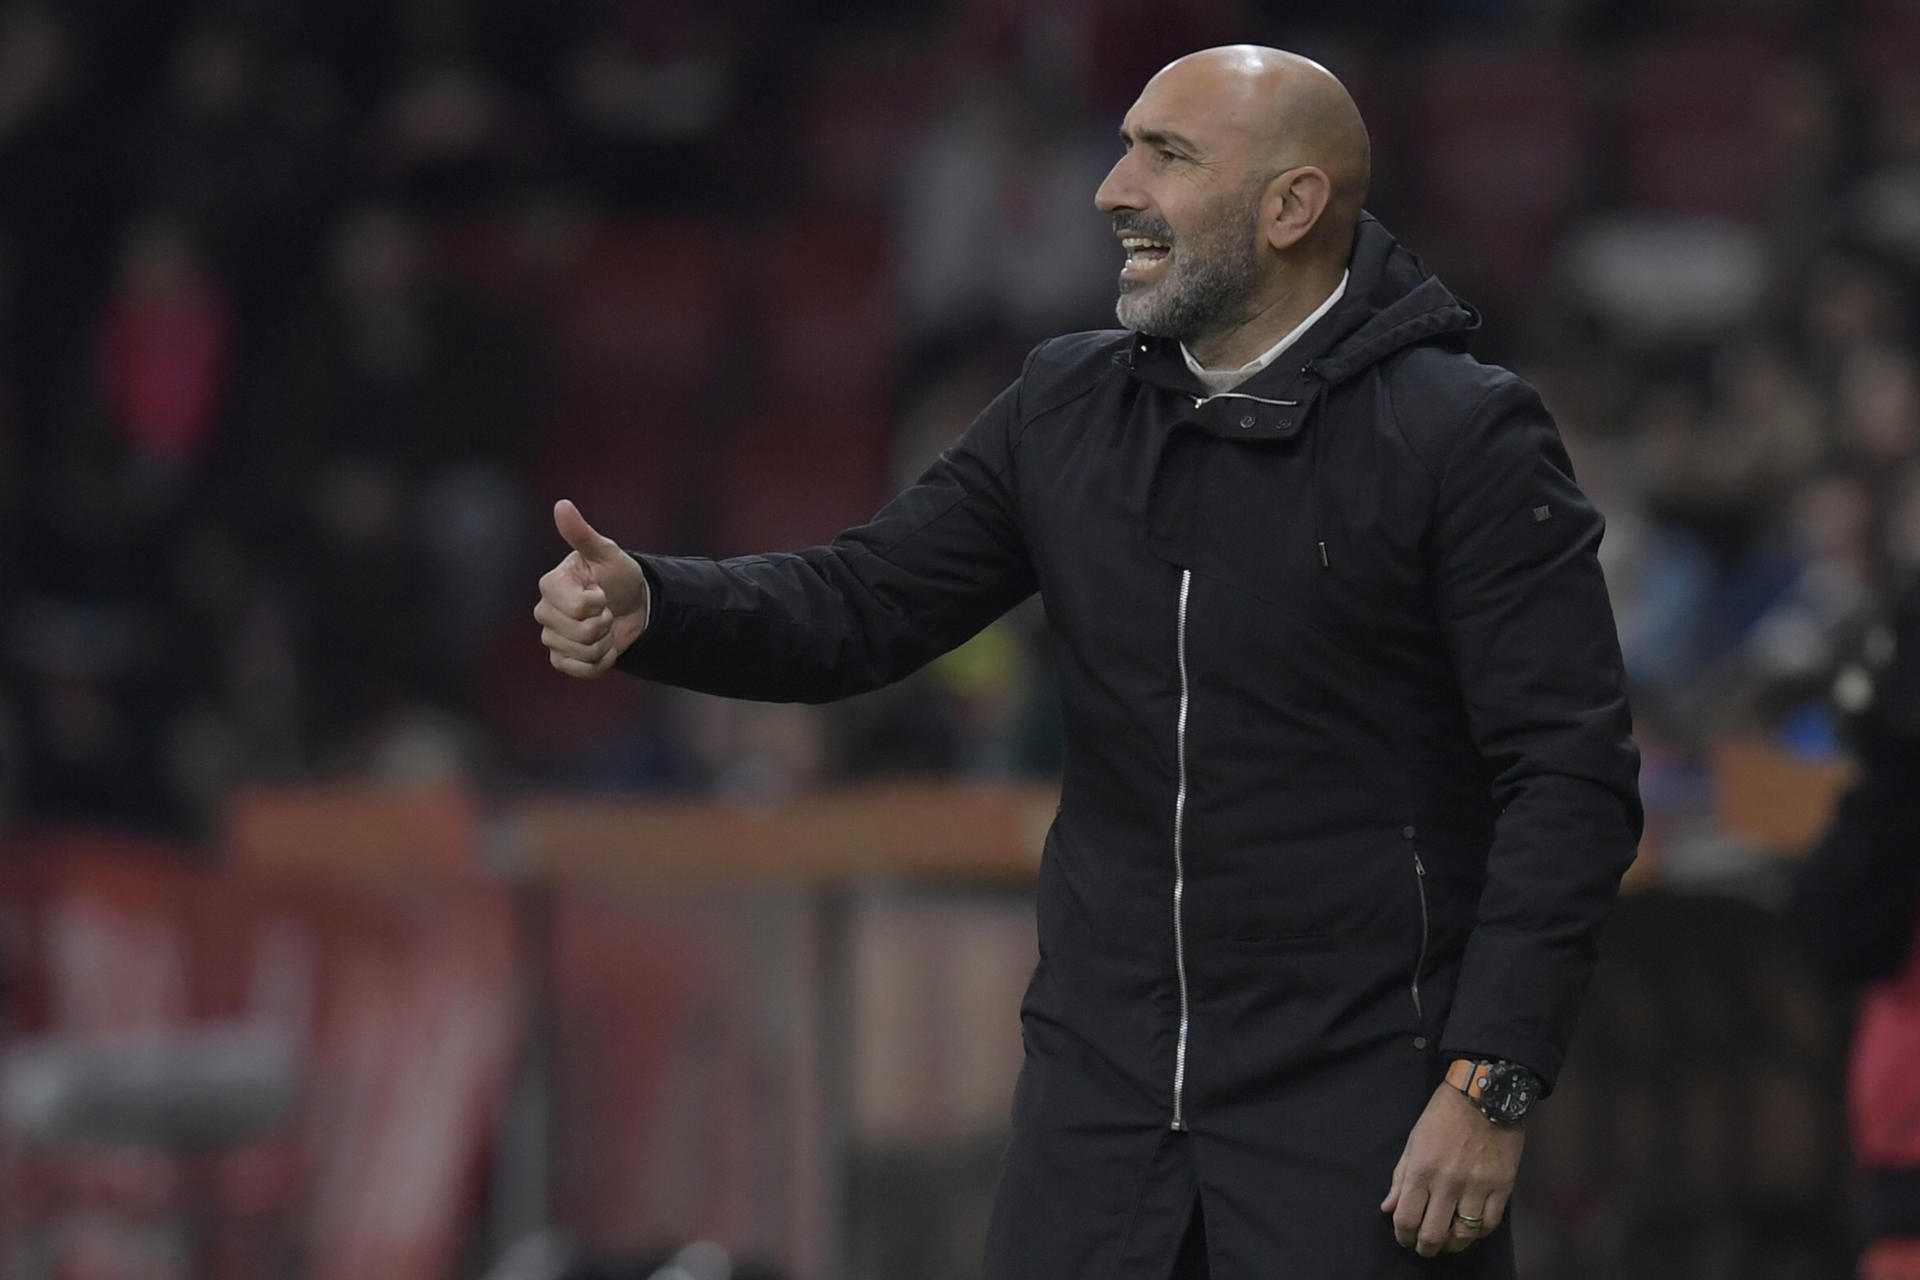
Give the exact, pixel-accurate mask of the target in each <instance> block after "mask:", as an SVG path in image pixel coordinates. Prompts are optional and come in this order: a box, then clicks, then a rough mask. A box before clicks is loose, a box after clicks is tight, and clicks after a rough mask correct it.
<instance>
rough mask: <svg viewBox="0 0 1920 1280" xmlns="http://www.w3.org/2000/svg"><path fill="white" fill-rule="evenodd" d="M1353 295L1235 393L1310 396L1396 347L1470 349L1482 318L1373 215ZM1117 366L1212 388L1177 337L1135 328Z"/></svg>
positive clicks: (1171, 387)
mask: <svg viewBox="0 0 1920 1280" xmlns="http://www.w3.org/2000/svg"><path fill="white" fill-rule="evenodd" d="M1347 269H1348V271H1349V273H1350V275H1349V278H1348V281H1347V293H1346V296H1345V297H1343V298H1341V299H1340V301H1339V302H1338V303H1337V304H1336V305H1335V306H1334V308H1333V310H1331V311H1329V312H1328V313H1327V314H1326V315H1324V316H1322V317H1321V318H1320V319H1319V321H1318V322H1317V323H1315V324H1314V326H1313V327H1312V328H1311V329H1309V330H1307V332H1306V333H1304V334H1302V335H1301V336H1300V340H1299V342H1297V343H1296V344H1295V345H1294V346H1293V347H1292V348H1290V349H1289V350H1288V351H1287V352H1286V353H1285V355H1283V356H1282V357H1281V358H1280V359H1278V360H1276V361H1274V362H1273V364H1271V365H1269V366H1268V367H1267V368H1265V369H1262V370H1261V371H1260V372H1259V373H1256V374H1255V375H1253V377H1251V378H1249V379H1247V380H1246V381H1245V382H1243V383H1241V384H1240V385H1239V386H1238V387H1236V388H1235V389H1234V390H1233V391H1232V392H1229V393H1227V395H1229V396H1234V397H1240V398H1244V399H1259V400H1273V401H1285V400H1294V401H1303V400H1306V399H1308V398H1310V397H1311V395H1312V392H1313V388H1312V386H1311V383H1312V382H1314V381H1316V380H1317V381H1319V382H1323V383H1325V384H1327V385H1330V386H1331V385H1338V384H1339V383H1342V382H1345V381H1346V380H1347V379H1349V378H1352V377H1353V376H1355V375H1356V374H1358V373H1360V372H1361V371H1362V370H1364V369H1367V368H1368V367H1370V366H1372V365H1374V364H1377V363H1378V362H1380V361H1381V360H1383V359H1385V358H1386V357H1387V356H1389V355H1392V354H1393V353H1394V352H1396V351H1399V350H1402V349H1403V348H1406V347H1411V346H1417V345H1420V344H1422V343H1435V344H1441V345H1446V346H1451V347H1457V348H1458V347H1464V346H1465V343H1466V337H1467V335H1468V334H1470V333H1472V332H1473V331H1474V330H1475V329H1478V328H1479V327H1480V315H1479V312H1477V311H1475V310H1474V309H1473V308H1472V307H1471V306H1469V305H1467V304H1466V303H1465V302H1463V301H1461V300H1460V299H1459V298H1457V297H1455V296H1454V295H1453V293H1452V291H1450V290H1449V289H1448V288H1447V287H1446V286H1445V285H1444V284H1442V283H1440V281H1439V279H1438V278H1437V277H1435V276H1434V275H1433V274H1432V273H1431V272H1429V271H1428V270H1427V269H1426V266H1425V265H1424V264H1423V263H1422V262H1421V261H1420V259H1419V257H1418V256H1416V255H1415V254H1414V253H1413V252H1412V251H1411V250H1409V249H1407V248H1406V247H1405V246H1403V245H1402V244H1401V243H1400V242H1399V241H1398V240H1396V239H1394V237H1393V235H1392V234H1391V233H1390V232H1388V231H1387V229H1386V228H1385V227H1384V226H1382V225H1381V224H1380V222H1379V220H1378V219H1376V218H1375V217H1374V216H1373V215H1372V214H1370V213H1369V214H1362V215H1361V217H1360V222H1359V225H1358V226H1357V227H1356V228H1355V229H1354V242H1353V254H1352V256H1351V258H1350V259H1349V261H1348V267H1347ZM1114 360H1115V363H1116V364H1119V365H1120V366H1122V367H1123V368H1125V369H1126V370H1127V371H1128V372H1129V373H1130V374H1131V375H1132V376H1133V377H1135V378H1137V379H1139V380H1140V381H1141V382H1144V383H1147V384H1148V385H1150V386H1156V387H1161V388H1163V389H1165V390H1168V391H1173V392H1176V393H1178V394H1180V395H1184V396H1190V397H1193V398H1194V399H1195V400H1206V399H1208V398H1209V397H1208V395H1207V392H1206V391H1205V389H1204V388H1202V387H1201V385H1200V382H1199V380H1198V379H1197V378H1195V377H1194V376H1193V373H1192V371H1191V370H1190V369H1188V368H1187V365H1186V361H1184V360H1182V359H1181V358H1180V347H1179V344H1178V343H1176V342H1172V341H1169V340H1167V339H1164V338H1155V337H1149V336H1148V335H1146V334H1141V333H1136V334H1134V335H1133V337H1132V340H1131V341H1130V342H1129V343H1128V344H1127V347H1126V349H1125V350H1124V351H1122V352H1120V353H1118V354H1117V355H1116V356H1115V358H1114Z"/></svg>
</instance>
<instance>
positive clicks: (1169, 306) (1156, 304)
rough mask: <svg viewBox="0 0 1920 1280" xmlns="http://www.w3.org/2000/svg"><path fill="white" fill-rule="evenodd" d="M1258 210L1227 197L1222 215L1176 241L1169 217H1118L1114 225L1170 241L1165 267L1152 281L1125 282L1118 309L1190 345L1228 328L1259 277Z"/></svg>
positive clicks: (1155, 332)
mask: <svg viewBox="0 0 1920 1280" xmlns="http://www.w3.org/2000/svg"><path fill="white" fill-rule="evenodd" d="M1258 214H1259V205H1258V203H1257V202H1254V203H1253V204H1252V207H1251V208H1247V207H1245V206H1241V205H1238V204H1237V202H1235V203H1229V204H1228V205H1226V207H1223V208H1222V209H1221V210H1220V212H1219V214H1218V216H1216V217H1214V218H1212V219H1210V220H1209V221H1208V222H1207V223H1206V224H1205V225H1203V226H1201V227H1198V228H1196V229H1195V230H1194V231H1192V232H1190V233H1189V234H1188V235H1186V236H1184V237H1182V238H1181V239H1179V240H1178V241H1175V240H1174V239H1173V231H1172V228H1170V227H1168V226H1167V224H1166V223H1164V222H1159V221H1157V220H1152V221H1150V220H1147V219H1144V218H1128V219H1121V218H1116V219H1115V220H1114V223H1115V227H1116V229H1119V230H1133V231H1138V232H1139V233H1140V234H1142V235H1151V236H1155V237H1158V238H1161V239H1165V240H1166V241H1168V243H1169V244H1171V245H1172V252H1171V254H1170V256H1169V257H1168V259H1167V267H1166V273H1165V274H1164V275H1163V276H1162V277H1161V279H1160V280H1159V281H1158V282H1157V283H1155V284H1151V285H1146V286H1141V285H1130V284H1127V283H1125V282H1122V284H1121V286H1120V299H1119V301H1118V303H1117V304H1116V305H1115V307H1114V313H1115V314H1116V315H1117V316H1118V317H1119V318H1120V323H1121V324H1122V325H1124V326H1126V327H1127V328H1129V329H1133V330H1135V331H1137V332H1140V333H1144V334H1148V335H1151V336H1153V337H1156V338H1171V339H1173V340H1174V341H1176V342H1184V343H1186V344H1187V345H1188V346H1189V347H1191V346H1192V345H1193V344H1194V343H1195V342H1196V341H1197V340H1199V339H1201V338H1203V337H1205V336H1207V335H1208V334H1210V333H1216V332H1218V331H1220V330H1222V329H1226V328H1230V327H1231V326H1232V325H1233V324H1235V323H1236V322H1238V321H1239V320H1240V319H1241V318H1242V317H1243V316H1244V315H1245V313H1246V311H1247V309H1248V303H1249V301H1250V299H1251V298H1252V296H1253V291H1254V286H1255V285H1256V284H1257V283H1258V281H1259V275H1260V267H1259V263H1258V262H1257V260H1256V259H1255V258H1254V249H1253V229H1254V224H1255V220H1256V219H1257V217H1258Z"/></svg>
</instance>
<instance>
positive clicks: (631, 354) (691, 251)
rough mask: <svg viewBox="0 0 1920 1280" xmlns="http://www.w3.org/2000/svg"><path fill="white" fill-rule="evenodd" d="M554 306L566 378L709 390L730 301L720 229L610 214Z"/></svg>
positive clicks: (586, 383)
mask: <svg viewBox="0 0 1920 1280" xmlns="http://www.w3.org/2000/svg"><path fill="white" fill-rule="evenodd" d="M557 305H558V315H557V316H556V317H555V321H556V329H557V334H556V337H557V343H556V346H555V350H556V351H557V353H558V355H559V357H560V359H561V361H562V368H561V369H560V371H559V372H560V375H561V380H562V383H563V385H564V386H566V387H569V388H574V389H581V388H587V389H593V390H600V391H614V392H631V393H638V392H644V391H656V392H658V391H667V392H677V393H683V394H694V393H698V392H700V391H703V390H706V389H707V387H708V383H709V380H710V379H711V378H712V376H713V374H714V370H715V365H716V362H717V361H718V359H719V358H720V356H721V354H722V343H723V340H724V338H725V333H726V326H727V319H728V312H729V306H730V290H729V287H728V272H727V258H726V254H725V251H724V249H723V246H722V243H721V239H720V236H719V235H718V233H717V232H716V231H715V229H714V228H713V227H712V226H711V225H709V224H707V223H704V222H697V221H685V222H681V221H649V222H627V221H609V222H607V223H605V224H603V225H602V226H601V227H599V228H597V229H596V230H595V231H594V232H593V233H592V234H591V235H590V236H589V237H588V238H587V242H586V244H585V245H584V246H583V247H582V249H581V251H580V254H579V257H578V259H577V260H576V261H575V263H574V265H573V270H572V272H571V273H570V275H569V277H568V278H567V280H566V281H565V283H564V285H563V286H562V292H561V296H560V297H559V299H558V300H557Z"/></svg>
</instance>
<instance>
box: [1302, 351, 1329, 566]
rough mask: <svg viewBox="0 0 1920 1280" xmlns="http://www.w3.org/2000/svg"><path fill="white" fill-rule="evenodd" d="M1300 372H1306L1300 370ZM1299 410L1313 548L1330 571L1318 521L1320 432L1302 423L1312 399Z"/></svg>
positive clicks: (1308, 423) (1309, 409) (1304, 422)
mask: <svg viewBox="0 0 1920 1280" xmlns="http://www.w3.org/2000/svg"><path fill="white" fill-rule="evenodd" d="M1302 372H1306V371H1305V370H1302ZM1300 408H1301V417H1302V419H1303V421H1302V422H1301V426H1302V428H1303V429H1304V430H1305V431H1306V433H1307V458H1308V464H1307V470H1308V475H1307V488H1308V490H1309V494H1310V496H1309V498H1308V501H1309V502H1311V503H1312V512H1313V536H1314V547H1315V548H1316V549H1317V550H1318V551H1319V553H1320V568H1321V569H1322V570H1323V571H1324V570H1327V569H1331V568H1332V567H1333V562H1332V561H1331V560H1329V559H1328V558H1327V541H1326V539H1325V538H1324V537H1323V536H1322V534H1323V532H1324V529H1323V527H1322V525H1321V520H1320V431H1319V430H1318V429H1317V428H1315V427H1314V425H1313V423H1311V422H1307V421H1304V419H1305V418H1306V416H1307V414H1308V413H1310V412H1311V411H1312V408H1313V399H1312V397H1308V398H1307V402H1306V404H1304V405H1302V406H1301V407H1300Z"/></svg>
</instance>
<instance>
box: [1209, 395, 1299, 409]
mask: <svg viewBox="0 0 1920 1280" xmlns="http://www.w3.org/2000/svg"><path fill="white" fill-rule="evenodd" d="M1209 400H1257V401H1259V402H1260V403H1261V404H1277V405H1287V406H1292V405H1297V404H1299V403H1300V402H1299V401H1298V400H1269V399H1268V398H1267V397H1266V396H1256V395H1251V394H1249V393H1248V392H1245V391H1216V392H1214V393H1213V394H1212V395H1210V396H1195V397H1194V398H1193V407H1194V408H1196V409H1198V408H1200V407H1201V406H1203V405H1205V404H1206V403H1207V401H1209Z"/></svg>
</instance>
